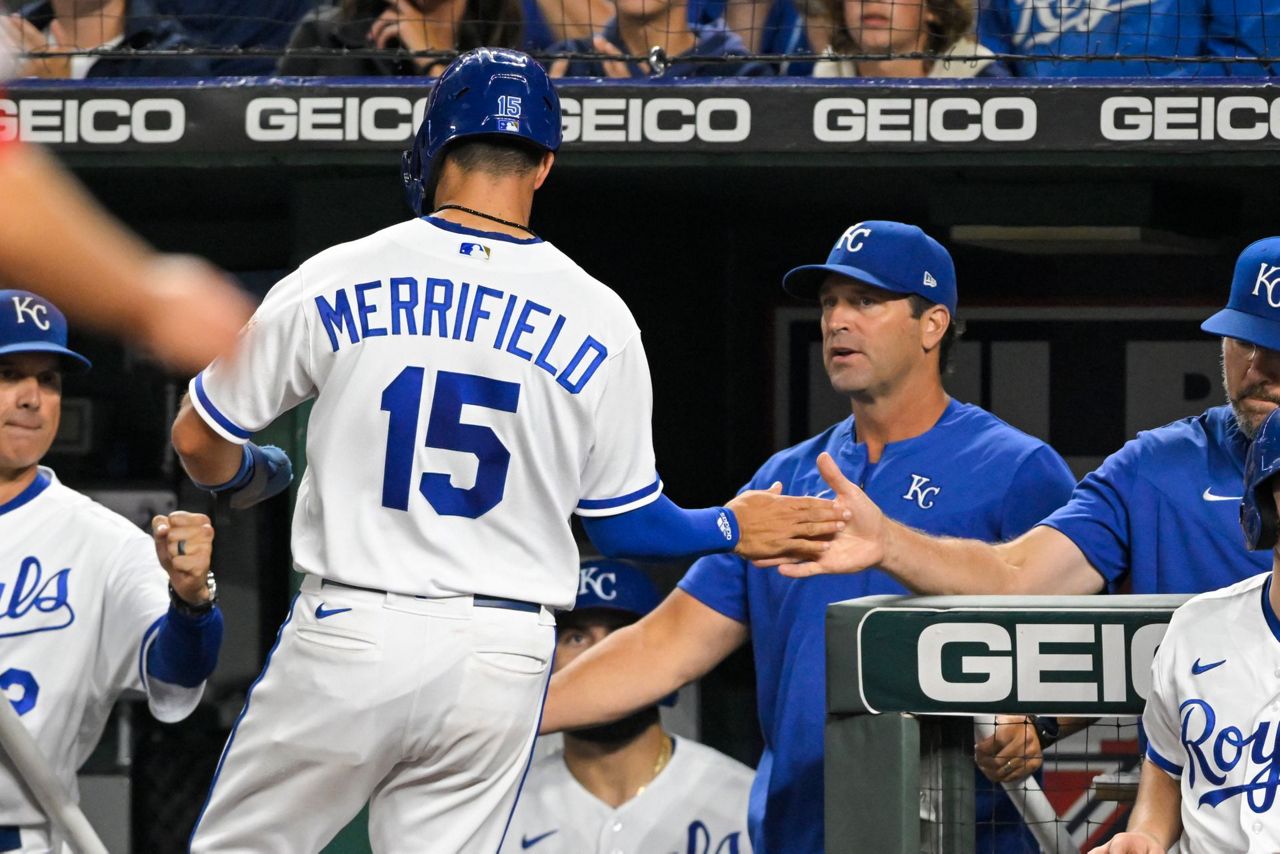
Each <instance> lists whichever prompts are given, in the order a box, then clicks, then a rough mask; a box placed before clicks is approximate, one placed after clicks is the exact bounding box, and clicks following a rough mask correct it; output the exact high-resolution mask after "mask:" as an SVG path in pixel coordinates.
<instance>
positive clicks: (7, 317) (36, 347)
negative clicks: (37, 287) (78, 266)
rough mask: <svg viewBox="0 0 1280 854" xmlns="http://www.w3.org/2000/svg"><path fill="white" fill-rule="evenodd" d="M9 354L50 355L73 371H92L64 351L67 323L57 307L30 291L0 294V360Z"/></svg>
mask: <svg viewBox="0 0 1280 854" xmlns="http://www.w3.org/2000/svg"><path fill="white" fill-rule="evenodd" d="M9 353H54V354H56V355H58V356H61V357H62V361H63V363H64V364H65V365H66V367H68V368H71V369H73V370H77V371H87V370H88V369H89V368H90V367H92V363H90V361H89V360H88V359H86V358H85V357H84V356H81V355H80V354H79V353H77V352H75V351H74V350H70V349H68V348H67V319H66V318H65V317H64V316H63V315H62V312H60V311H58V307H57V306H56V305H54V304H53V303H51V302H49V301H48V300H47V299H45V298H44V297H42V296H39V295H38V294H33V293H31V292H30V291H4V290H0V356H5V355H8V354H9Z"/></svg>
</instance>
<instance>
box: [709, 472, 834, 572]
mask: <svg viewBox="0 0 1280 854" xmlns="http://www.w3.org/2000/svg"><path fill="white" fill-rule="evenodd" d="M728 508H729V509H730V510H732V511H733V514H734V516H736V517H737V519H738V545H737V547H736V548H735V549H734V552H735V553H736V554H738V555H740V556H741V557H744V558H746V559H747V560H765V559H768V558H773V557H781V556H783V555H786V556H788V557H792V558H800V557H802V556H803V557H804V558H806V559H809V560H813V559H815V558H817V557H818V556H819V555H821V554H822V552H823V551H824V550H825V549H826V548H827V540H829V539H830V538H831V537H833V536H835V534H836V533H837V532H839V531H840V529H841V528H843V527H844V520H845V519H846V518H847V513H846V511H844V510H843V509H842V508H840V507H838V506H837V505H836V504H835V502H833V501H828V500H827V499H824V498H797V497H794V496H790V495H783V494H782V484H780V483H775V484H774V485H773V486H771V487H769V489H768V490H760V489H753V490H750V491H748V492H743V493H741V494H740V495H738V496H737V497H736V498H734V499H733V500H732V501H730V502H729V504H728Z"/></svg>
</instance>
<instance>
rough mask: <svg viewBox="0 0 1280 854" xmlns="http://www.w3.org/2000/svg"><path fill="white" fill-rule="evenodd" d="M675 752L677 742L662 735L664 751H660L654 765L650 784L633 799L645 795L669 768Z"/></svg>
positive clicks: (641, 788)
mask: <svg viewBox="0 0 1280 854" xmlns="http://www.w3.org/2000/svg"><path fill="white" fill-rule="evenodd" d="M673 752H675V742H673V741H672V740H671V736H669V735H667V734H666V733H665V732H664V733H663V734H662V749H661V750H659V751H658V761H657V762H654V763H653V776H652V777H650V778H649V782H648V783H645V784H644V785H643V786H641V787H640V788H638V789H636V793H635V794H634V795H632V797H633V798H638V797H640V796H641V795H642V794H644V790H645V789H647V788H649V785H650V784H651V783H652V782H653V781H654V780H656V779H658V775H659V774H661V773H662V769H663V768H666V767H667V763H668V762H670V761H671V754H672V753H673Z"/></svg>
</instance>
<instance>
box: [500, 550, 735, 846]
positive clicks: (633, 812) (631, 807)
mask: <svg viewBox="0 0 1280 854" xmlns="http://www.w3.org/2000/svg"><path fill="white" fill-rule="evenodd" d="M660 601H661V596H660V594H659V593H658V589H657V588H656V587H655V586H654V584H653V582H652V581H650V580H649V578H648V576H646V575H645V574H644V573H643V572H642V571H641V570H639V569H637V568H636V567H634V566H632V565H630V564H627V563H623V562H621V561H615V560H595V561H587V562H584V563H583V565H582V567H581V570H580V581H579V585H578V599H577V602H576V603H575V604H574V607H573V610H572V611H570V612H568V613H564V614H561V615H560V616H559V617H558V619H557V626H556V660H555V669H556V670H559V669H560V668H562V667H565V666H567V665H568V664H569V662H571V661H573V660H574V659H575V658H577V657H578V655H579V654H580V653H582V652H584V651H585V650H587V649H590V648H591V647H592V646H594V645H595V644H596V643H597V642H598V641H601V640H603V639H604V638H605V637H607V636H608V635H609V634H610V633H612V632H613V631H615V630H617V629H619V628H622V627H623V626H627V625H630V624H631V623H634V622H635V621H636V620H638V619H640V618H641V617H643V616H644V615H645V614H647V613H649V612H650V611H652V610H653V609H654V608H656V607H657V606H658V603H659V602H660ZM671 699H672V700H674V696H673V697H672V698H671ZM754 776H755V772H753V771H752V770H751V769H750V768H748V767H747V766H746V765H743V764H742V763H741V762H737V761H736V760H733V759H730V758H729V757H728V756H725V755H724V754H722V753H720V752H718V751H716V750H713V749H712V748H710V747H706V746H705V745H702V744H698V743H697V742H695V741H689V740H688V739H682V738H677V737H676V736H674V735H671V734H668V733H666V732H664V731H663V728H662V723H661V721H660V719H659V716H658V707H657V706H656V705H654V706H649V707H648V708H645V709H641V710H639V711H637V712H634V713H632V714H631V715H628V716H627V717H625V718H623V719H622V720H620V721H616V722H615V723H611V724H605V725H603V726H598V727H592V728H591V729H585V730H578V731H576V732H568V733H565V735H564V746H563V748H562V749H560V750H557V751H554V752H552V753H550V754H548V755H547V756H544V757H542V758H541V759H539V760H537V761H536V762H534V764H533V766H532V767H531V768H530V769H529V776H528V778H527V779H526V780H525V783H524V787H523V789H522V790H521V793H520V801H519V804H518V805H517V806H516V811H515V815H514V816H513V817H512V820H511V829H510V830H509V831H508V833H507V838H506V841H505V842H504V843H503V846H502V850H503V852H504V854H515V852H520V851H530V850H533V851H535V854H591V852H596V854H646V852H663V854H666V853H667V852H679V854H716V852H718V854H748V852H750V851H751V841H750V839H749V838H748V836H747V799H748V797H749V796H750V794H751V781H752V779H753V777H754Z"/></svg>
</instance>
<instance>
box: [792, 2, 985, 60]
mask: <svg viewBox="0 0 1280 854" xmlns="http://www.w3.org/2000/svg"><path fill="white" fill-rule="evenodd" d="M813 6H814V7H816V12H815V13H814V14H811V15H810V16H809V21H808V30H809V39H810V41H811V42H812V43H813V44H814V45H816V46H819V47H820V52H821V53H822V54H823V56H821V57H819V58H818V60H817V61H816V62H814V67H813V76H814V77H935V78H947V77H950V78H963V77H1007V76H1009V72H1008V70H1007V69H1006V68H1005V67H1004V66H1003V65H1001V64H1000V63H999V62H997V61H996V59H995V54H993V53H992V52H991V51H990V50H989V49H988V48H986V47H983V46H982V45H981V44H979V43H978V40H977V39H976V38H975V37H974V35H973V25H974V6H973V0H814V2H813ZM848 54H867V55H871V56H878V57H882V58H877V59H863V60H854V59H839V58H837V57H839V56H842V55H848ZM909 54H922V55H923V56H919V57H914V58H913V57H910V56H908V55H909Z"/></svg>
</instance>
